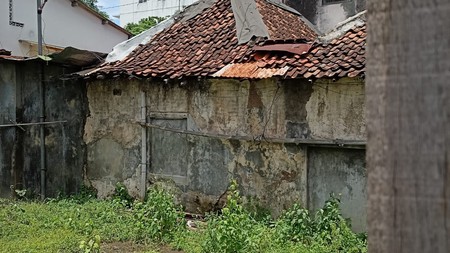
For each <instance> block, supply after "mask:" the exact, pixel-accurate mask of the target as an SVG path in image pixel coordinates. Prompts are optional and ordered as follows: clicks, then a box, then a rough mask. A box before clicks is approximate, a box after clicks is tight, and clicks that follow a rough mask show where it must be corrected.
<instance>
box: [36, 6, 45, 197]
mask: <svg viewBox="0 0 450 253" xmlns="http://www.w3.org/2000/svg"><path fill="white" fill-rule="evenodd" d="M36 1H37V26H38V56H40V55H42V10H43V8H44V5H45V3H46V2H47V0H44V3H42V1H41V0H36ZM39 66H40V74H39V79H40V122H41V125H40V129H39V130H40V139H41V143H40V145H41V146H40V150H41V199H42V200H44V199H45V196H46V194H45V189H46V185H45V184H46V170H47V169H46V166H45V165H46V161H45V125H44V124H43V123H44V122H45V80H44V79H45V77H44V64H43V63H42V62H40V64H39Z"/></svg>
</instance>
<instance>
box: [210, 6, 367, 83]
mask: <svg viewBox="0 0 450 253" xmlns="http://www.w3.org/2000/svg"><path fill="white" fill-rule="evenodd" d="M364 14H365V12H362V13H360V14H357V15H356V16H355V17H352V18H350V19H348V20H347V21H346V22H343V23H340V24H338V26H337V27H336V28H335V29H334V30H333V31H331V32H330V34H327V35H324V36H322V37H320V38H318V40H317V41H316V42H314V43H305V42H301V41H300V42H298V41H297V42H296V41H294V42H292V41H270V40H268V41H265V43H264V45H262V46H255V47H254V48H253V49H254V51H253V53H252V55H251V57H250V58H251V59H250V60H245V61H239V62H237V63H236V62H235V63H231V64H228V65H226V66H225V67H224V68H222V69H221V70H219V71H218V72H216V73H214V75H213V76H214V77H233V78H260V76H261V75H262V74H261V73H264V74H265V76H267V74H268V73H272V76H278V77H281V78H286V79H294V78H307V79H317V78H342V77H356V76H363V75H364V73H365V64H366V58H365V48H366V36H367V32H366V25H365V21H364V19H365V17H364ZM241 63H245V64H246V65H245V66H246V68H245V69H243V68H242V66H241V65H240V64H241Z"/></svg>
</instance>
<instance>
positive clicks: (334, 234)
mask: <svg viewBox="0 0 450 253" xmlns="http://www.w3.org/2000/svg"><path fill="white" fill-rule="evenodd" d="M339 202H340V201H339V199H338V198H336V197H335V196H333V195H331V196H330V199H329V200H327V201H326V202H325V205H324V207H323V208H322V209H319V210H318V211H317V212H316V214H315V216H314V218H311V215H310V214H309V212H308V210H306V209H303V208H301V207H300V206H299V205H298V204H295V205H294V206H293V207H292V208H291V209H289V210H287V211H286V212H285V213H284V214H283V215H282V216H281V217H280V219H279V220H278V221H277V224H276V226H275V228H276V230H277V231H278V234H279V238H278V240H280V241H282V242H286V241H292V242H299V243H302V244H304V245H308V246H310V248H315V249H322V250H325V249H326V250H325V251H328V252H353V253H359V252H366V251H367V246H366V245H367V240H366V236H365V235H364V234H361V235H359V234H355V233H354V232H353V231H352V230H351V226H350V223H349V221H347V220H346V219H344V218H343V217H342V214H341V212H340V209H339ZM319 252H321V251H320V250H319Z"/></svg>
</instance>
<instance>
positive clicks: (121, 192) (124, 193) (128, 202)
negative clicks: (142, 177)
mask: <svg viewBox="0 0 450 253" xmlns="http://www.w3.org/2000/svg"><path fill="white" fill-rule="evenodd" d="M113 200H114V201H115V202H116V203H119V204H121V205H122V206H124V207H131V206H132V205H133V197H131V196H130V194H129V193H128V190H127V187H125V185H124V184H122V183H117V184H116V188H115V190H114V195H113Z"/></svg>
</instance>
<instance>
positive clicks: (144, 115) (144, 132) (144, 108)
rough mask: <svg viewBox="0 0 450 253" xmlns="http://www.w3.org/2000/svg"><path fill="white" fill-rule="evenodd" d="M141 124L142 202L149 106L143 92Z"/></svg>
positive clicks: (145, 171) (145, 177) (145, 170)
mask: <svg viewBox="0 0 450 253" xmlns="http://www.w3.org/2000/svg"><path fill="white" fill-rule="evenodd" d="M141 122H142V123H143V125H142V130H141V131H142V132H141V134H142V135H141V139H142V140H141V145H142V147H141V197H142V200H144V199H145V193H146V191H147V185H146V183H147V127H146V126H145V123H147V105H146V102H145V92H144V91H141Z"/></svg>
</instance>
